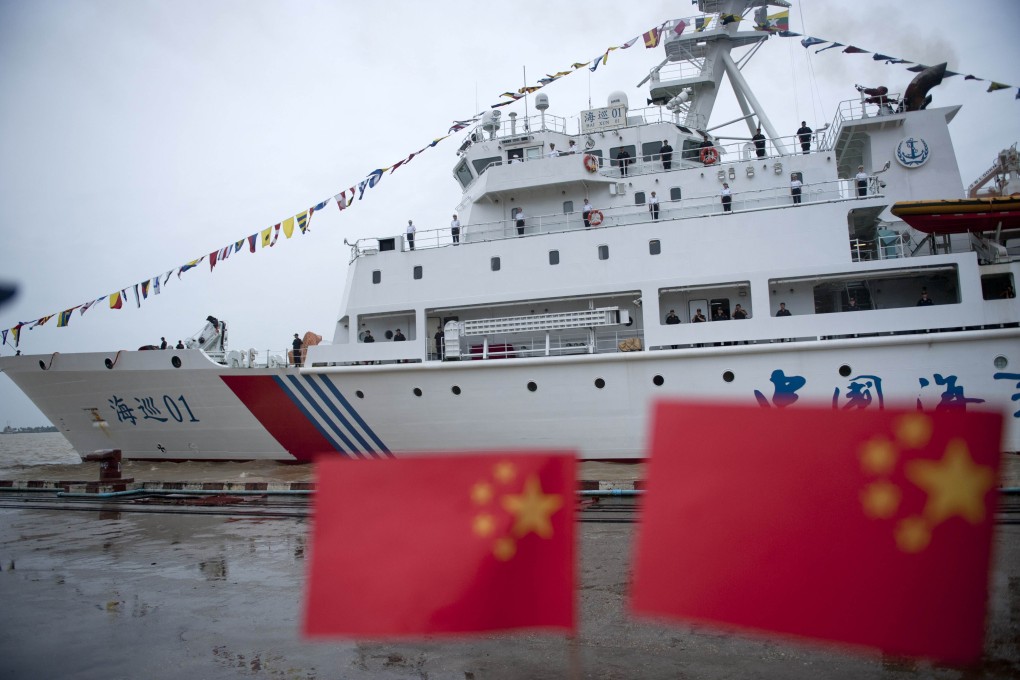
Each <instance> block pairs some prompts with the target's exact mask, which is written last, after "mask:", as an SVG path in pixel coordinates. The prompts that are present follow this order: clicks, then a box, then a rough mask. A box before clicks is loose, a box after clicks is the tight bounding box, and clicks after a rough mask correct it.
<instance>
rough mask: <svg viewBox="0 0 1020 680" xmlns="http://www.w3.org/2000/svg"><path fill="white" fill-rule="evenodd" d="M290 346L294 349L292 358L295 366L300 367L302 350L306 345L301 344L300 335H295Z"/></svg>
mask: <svg viewBox="0 0 1020 680" xmlns="http://www.w3.org/2000/svg"><path fill="white" fill-rule="evenodd" d="M290 344H291V346H292V347H293V348H294V351H293V352H292V354H293V357H292V358H293V360H294V365H295V366H300V365H301V363H302V362H301V348H302V347H303V346H304V343H303V342H301V338H299V337H298V334H297V333H295V334H294V340H292V341H291V343H290Z"/></svg>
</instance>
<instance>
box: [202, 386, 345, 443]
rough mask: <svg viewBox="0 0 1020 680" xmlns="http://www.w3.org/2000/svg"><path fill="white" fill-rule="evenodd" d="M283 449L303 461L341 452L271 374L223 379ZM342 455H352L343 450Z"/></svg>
mask: <svg viewBox="0 0 1020 680" xmlns="http://www.w3.org/2000/svg"><path fill="white" fill-rule="evenodd" d="M220 377H221V378H222V379H223V382H224V383H226V385H227V387H229V388H230V389H231V390H232V391H233V392H234V394H236V395H237V398H238V399H240V400H241V401H242V402H243V403H244V405H245V406H247V407H248V410H249V411H251V413H252V415H253V416H255V418H256V419H257V420H258V421H259V423H261V424H262V426H263V427H264V428H266V431H267V432H269V434H270V435H272V436H273V438H274V439H276V441H278V442H279V443H280V446H282V447H283V448H285V449H287V451H288V452H289V453H290V454H291V455H292V456H294V458H296V459H297V460H299V461H301V462H307V461H310V460H312V459H313V458H315V456H316V455H318V454H322V453H330V452H333V451H336V450H338V449H337V447H336V446H334V444H333V442H332V441H331V440H330V438H329V437H327V436H325V435H324V434H323V433H322V431H321V430H320V428H319V427H318V426H317V425H316V424H315V423H314V422H313V421H311V420H309V418H308V417H307V416H306V414H305V413H304V412H303V410H302V409H301V408H300V407H299V406H298V405H297V404H295V403H294V401H293V400H292V399H291V398H290V396H289V395H288V394H287V392H286V391H285V390H284V389H283V388H282V387H281V386H280V385H279V384H278V382H277V379H276V377H275V376H271V375H224V376H220ZM340 453H341V454H342V455H345V456H346V455H348V454H347V453H345V452H343V451H341V452H340Z"/></svg>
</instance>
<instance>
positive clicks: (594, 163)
mask: <svg viewBox="0 0 1020 680" xmlns="http://www.w3.org/2000/svg"><path fill="white" fill-rule="evenodd" d="M584 169H585V170H587V171H588V172H598V169H599V159H598V158H596V157H595V156H593V155H591V154H590V153H586V154H585V155H584Z"/></svg>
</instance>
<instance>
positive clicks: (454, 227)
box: [450, 213, 460, 245]
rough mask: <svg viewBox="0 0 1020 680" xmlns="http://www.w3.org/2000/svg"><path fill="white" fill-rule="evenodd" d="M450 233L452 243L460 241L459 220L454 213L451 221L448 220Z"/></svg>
mask: <svg viewBox="0 0 1020 680" xmlns="http://www.w3.org/2000/svg"><path fill="white" fill-rule="evenodd" d="M450 234H451V235H452V236H453V245H457V244H459V243H460V220H458V219H457V215H456V213H454V215H453V221H452V222H450Z"/></svg>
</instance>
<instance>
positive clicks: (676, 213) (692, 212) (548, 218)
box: [352, 177, 881, 258]
mask: <svg viewBox="0 0 1020 680" xmlns="http://www.w3.org/2000/svg"><path fill="white" fill-rule="evenodd" d="M867 195H868V197H874V196H880V195H881V193H880V185H879V184H878V182H877V178H875V177H871V178H869V188H868V194H867ZM857 197H858V196H857V183H856V181H855V180H853V179H840V180H833V181H829V182H816V183H814V184H805V185H803V187H802V188H801V205H808V204H811V203H823V202H828V201H845V200H854V199H856V198H857ZM658 198H659V220H658V221H660V222H662V221H665V220H684V219H690V218H694V217H704V216H705V215H712V214H718V213H721V212H723V209H722V203H721V200H720V197H719V196H718V195H709V196H695V197H692V198H682V199H679V200H675V201H671V200H668V199H667V198H665V197H658ZM732 199H733V200H732V204H731V210H732V212H744V211H752V210H764V209H770V208H781V207H786V206H792V205H793V196H792V195H791V193H790V189H789V188H788V187H773V188H771V189H761V190H756V191H736V192H733V194H732ZM594 208H595V209H597V210H599V212H601V213H602V215H603V222H602V224H601V225H599V226H598V227H591V228H592V229H596V228H605V227H619V226H625V225H628V224H638V223H642V222H648V221H649V220H650V219H651V216H650V214H649V210H648V206H647V204H641V205H628V206H622V207H619V208H601V207H599V206H594ZM584 228H585V226H584V220H583V217H582V214H581V211H580V210H578V209H575V210H574V212H571V213H567V214H563V213H554V214H551V215H529V214H527V213H526V214H525V218H524V233H523V234H520V233H518V227H517V225H516V222H515V220H513V219H510V220H499V221H496V222H480V223H475V224H468V225H461V228H460V244H459V245H465V244H471V243H477V242H483V241H498V240H502V239H510V238H520V237H522V236H523V237H528V236H535V235H538V234H549V233H555V232H562V231H579V230H583V229H584ZM390 239H392V240H394V242H395V244H399V249H401V250H410V247H409V243H408V240H407V236H406V234H405V235H401V236H392V237H389V239H386V240H390ZM379 241H380V239H379V238H378V237H376V238H363V239H359V240H358V241H357V242H356V243H355V244H354V245H353V246H352V254H353V256H354V257H355V258H356V257H359V256H361V255H363V254H366V253H372V254H374V253H376V252H378V250H379ZM451 245H454V243H453V237H452V234H451V232H450V229H449V227H446V228H440V229H419V230H417V232H416V233H415V236H414V246H415V249H418V250H424V249H427V248H440V247H446V246H451Z"/></svg>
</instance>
